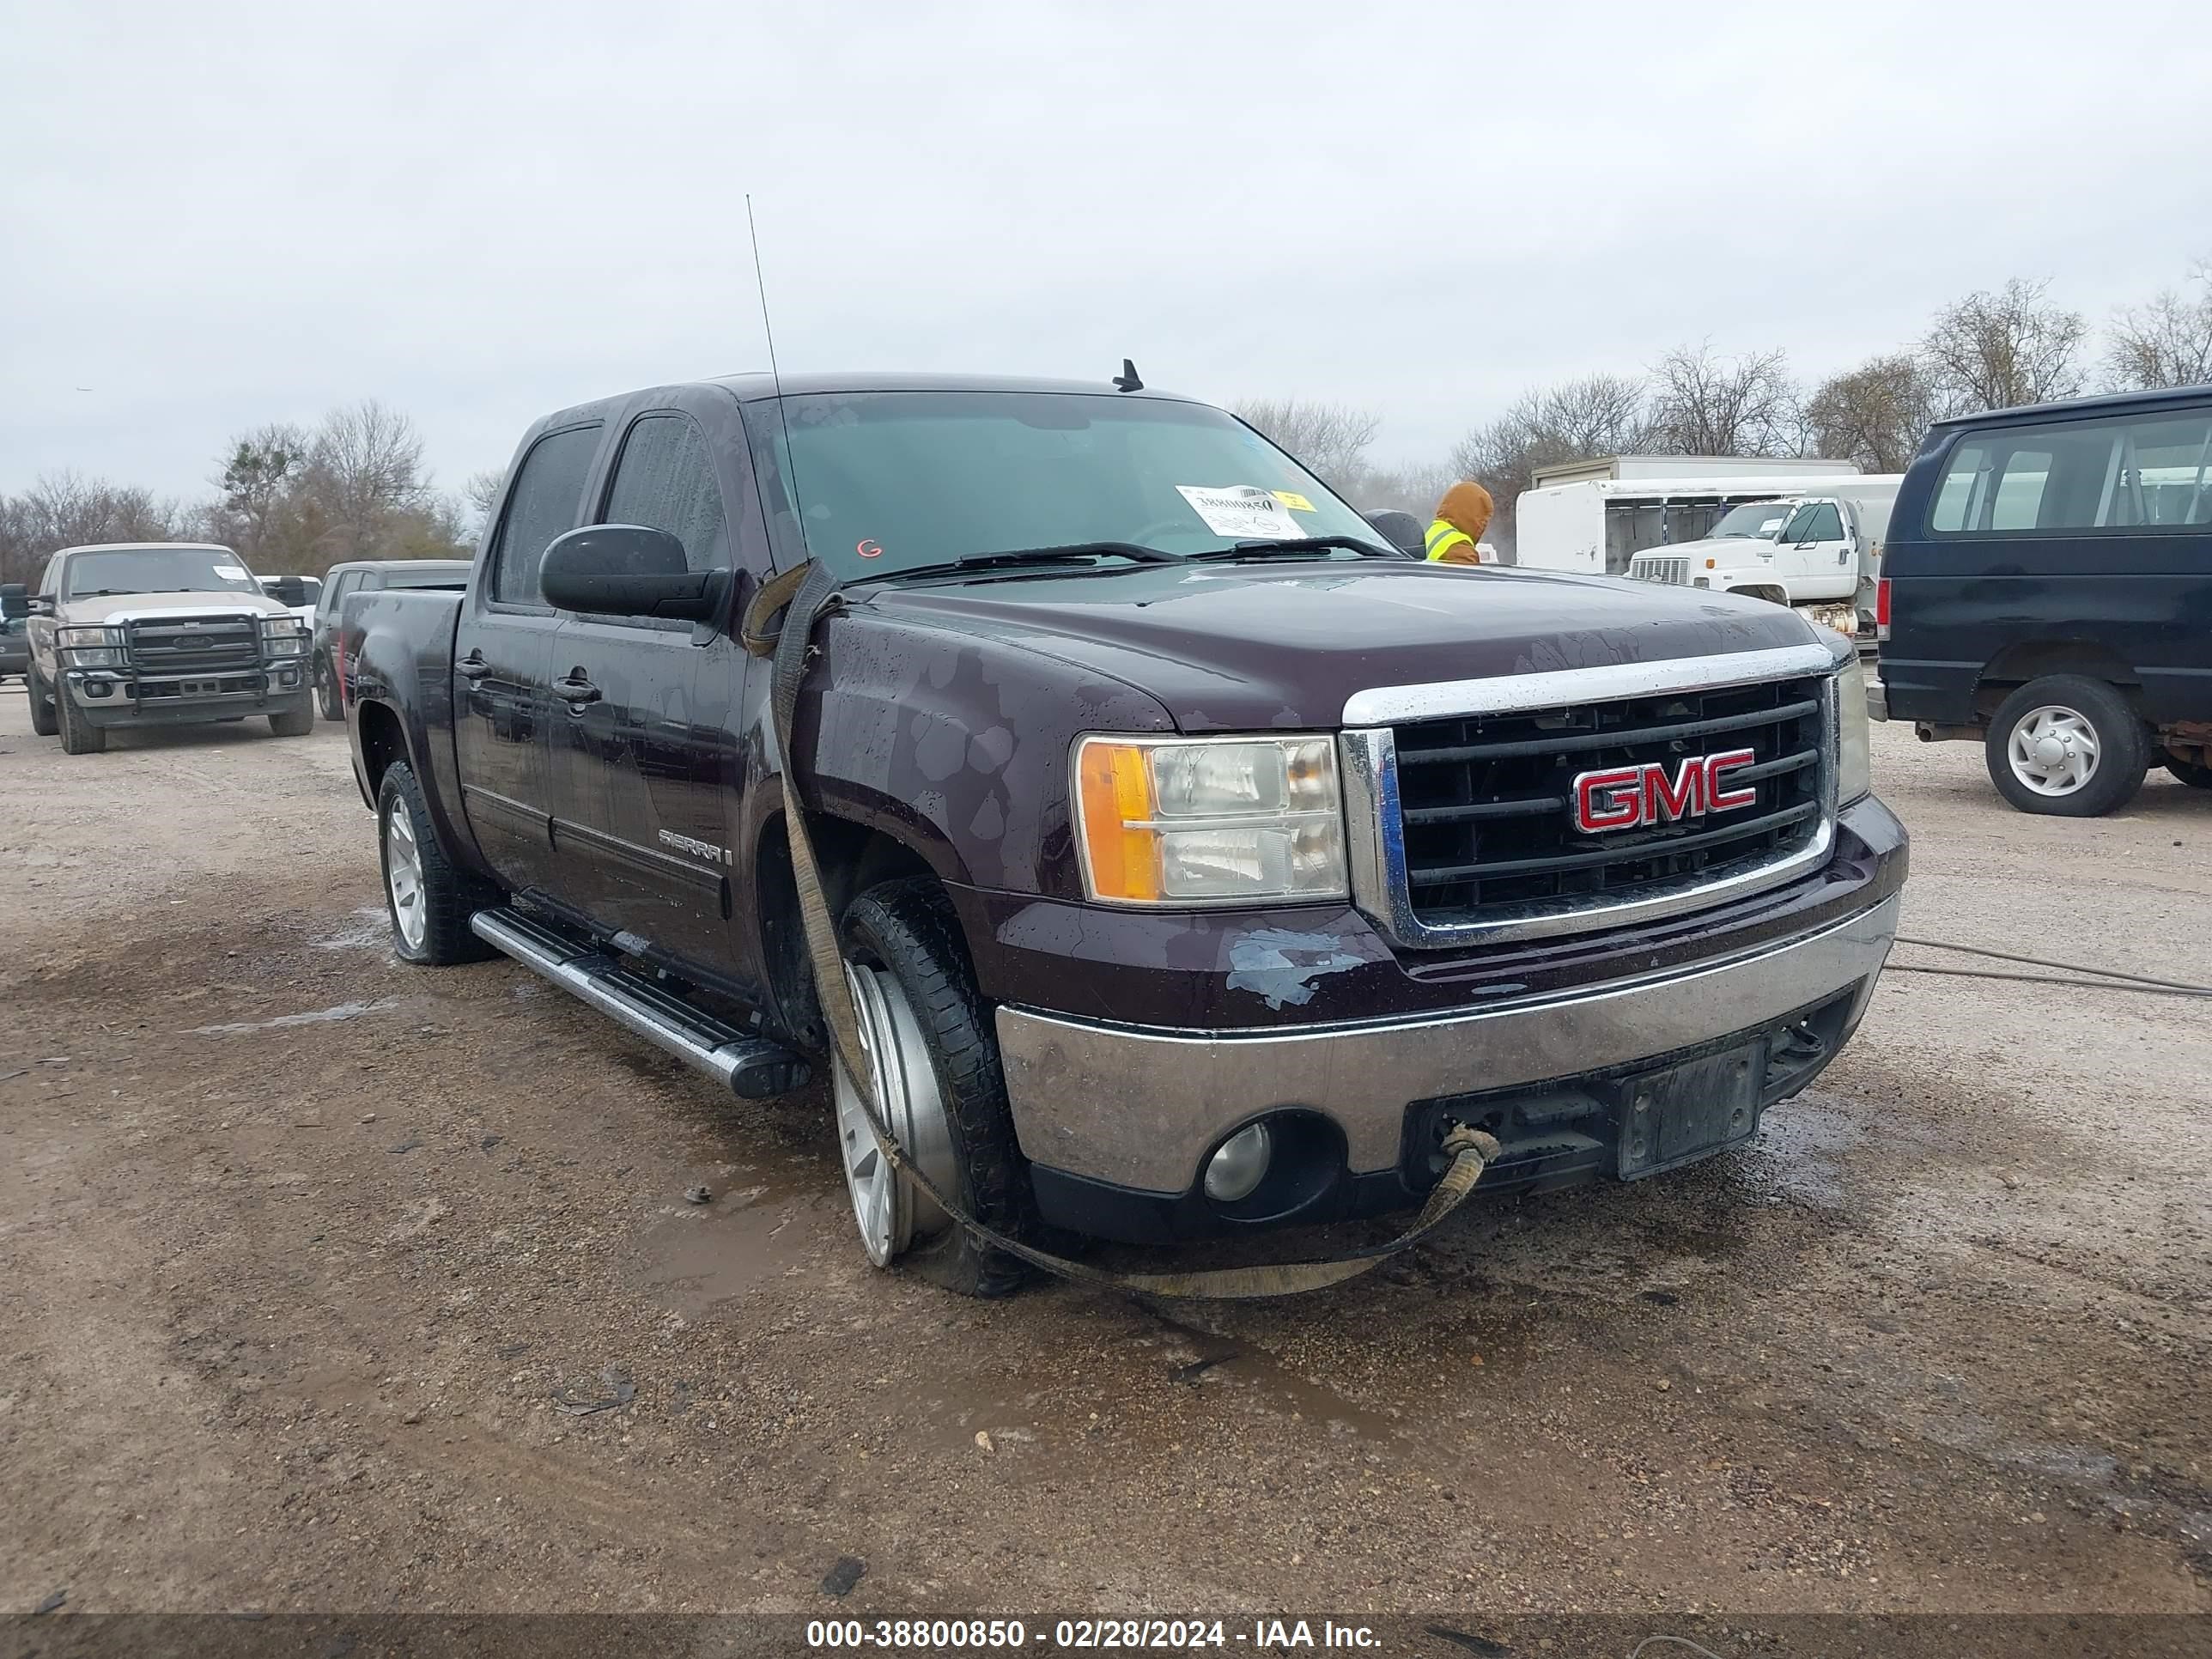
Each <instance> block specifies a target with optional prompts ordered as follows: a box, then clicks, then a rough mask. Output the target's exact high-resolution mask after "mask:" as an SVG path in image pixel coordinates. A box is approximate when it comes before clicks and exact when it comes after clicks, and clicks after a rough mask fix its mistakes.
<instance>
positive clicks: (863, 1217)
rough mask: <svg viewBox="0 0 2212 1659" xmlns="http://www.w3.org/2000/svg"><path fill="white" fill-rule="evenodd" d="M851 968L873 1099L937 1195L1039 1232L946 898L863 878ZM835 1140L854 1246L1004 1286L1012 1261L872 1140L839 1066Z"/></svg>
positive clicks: (847, 927)
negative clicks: (855, 1230) (855, 1234)
mask: <svg viewBox="0 0 2212 1659" xmlns="http://www.w3.org/2000/svg"><path fill="white" fill-rule="evenodd" d="M843 934H844V951H845V964H846V973H847V975H848V981H849V982H850V983H851V985H852V987H853V1000H854V1005H855V1006H856V1007H857V1009H858V1011H859V1013H860V1042H861V1047H862V1048H865V1049H866V1051H867V1054H868V1058H869V1060H870V1062H871V1065H870V1071H871V1073H872V1076H873V1080H874V1084H875V1096H876V1100H877V1103H878V1106H879V1108H880V1109H881V1110H882V1113H883V1115H884V1121H885V1122H886V1124H887V1125H888V1126H889V1127H890V1131H891V1133H892V1135H893V1136H894V1137H895V1138H896V1139H897V1140H898V1142H899V1144H900V1145H901V1146H903V1147H904V1148H905V1149H906V1151H907V1153H908V1156H909V1157H910V1158H913V1159H914V1161H915V1163H916V1164H919V1165H921V1168H922V1170H924V1171H926V1172H927V1175H928V1176H929V1178H930V1180H931V1181H932V1182H933V1183H934V1184H935V1185H936V1186H937V1187H938V1188H939V1189H940V1190H941V1191H943V1192H944V1193H945V1195H946V1196H947V1197H949V1198H951V1199H952V1200H955V1201H956V1202H957V1203H958V1204H960V1205H961V1206H963V1207H964V1208H965V1209H966V1210H967V1211H968V1212H969V1214H970V1215H972V1216H974V1217H975V1218H976V1219H977V1220H979V1221H981V1222H982V1223H983V1224H984V1225H987V1226H989V1227H991V1228H993V1229H994V1230H995V1231H999V1232H1001V1233H1004V1234H1006V1235H1007V1236H1008V1237H1022V1236H1023V1235H1024V1234H1027V1233H1030V1232H1031V1231H1034V1225H1033V1218H1034V1213H1035V1205H1034V1200H1032V1198H1031V1195H1030V1183H1029V1166H1028V1164H1027V1162H1026V1160H1024V1158H1023V1157H1022V1154H1021V1149H1020V1147H1019V1146H1018V1145H1017V1144H1016V1142H1015V1139H1014V1121H1013V1115H1012V1112H1011V1111H1010V1110H1009V1109H1008V1107H1007V1104H1006V1079H1005V1077H1004V1076H1003V1075H1002V1074H1001V1073H1000V1069H999V1043H998V1038H997V1036H996V1035H995V1033H994V1030H993V1028H992V1024H991V1011H990V1009H989V1007H988V1006H987V1005H986V1004H985V1002H984V1000H983V998H982V994H981V993H980V992H979V991H978V990H977V989H976V988H975V972H974V970H973V969H972V968H970V966H969V958H968V947H967V942H966V940H964V939H963V938H962V937H961V934H960V925H959V921H958V920H957V918H956V917H955V916H954V915H953V912H952V906H951V902H949V901H948V900H947V899H946V898H945V894H944V892H943V890H941V889H940V888H939V887H938V885H937V884H936V883H935V882H933V881H931V880H928V879H927V878H922V879H913V880H902V881H893V882H886V883H884V884H882V885H881V886H878V887H873V888H871V889H869V890H868V891H866V892H865V893H863V894H862V895H861V896H860V897H859V898H857V899H855V900H854V902H853V904H852V907H851V908H850V909H848V911H847V912H846V913H845V922H844V928H843ZM835 1092H836V1101H837V1138H838V1143H839V1152H840V1157H841V1160H842V1163H843V1165H844V1170H845V1188H846V1191H847V1193H848V1194H849V1195H850V1197H851V1199H852V1201H853V1218H854V1222H855V1224H856V1225H858V1226H859V1228H860V1244H861V1248H862V1249H865V1250H866V1252H867V1255H868V1260H869V1261H872V1262H873V1263H875V1265H876V1266H878V1267H890V1265H891V1264H892V1263H893V1262H894V1261H898V1262H901V1263H902V1265H904V1266H908V1267H914V1268H915V1269H917V1270H918V1271H920V1272H921V1273H922V1275H923V1276H924V1277H926V1278H927V1279H931V1280H933V1281H934V1282H935V1283H937V1284H939V1285H943V1286H944V1287H945V1289H947V1290H951V1291H958V1292H960V1293H961V1294H963V1295H965V1296H977V1297H991V1296H1005V1295H1007V1294H1009V1293H1011V1292H1012V1291H1014V1290H1016V1289H1017V1288H1018V1287H1019V1285H1020V1284H1021V1281H1022V1276H1023V1275H1022V1267H1021V1264H1020V1263H1019V1262H1018V1261H1015V1260H1014V1259H1013V1258H1012V1257H1011V1256H1008V1255H1006V1254H1005V1253H1003V1252H1002V1251H1000V1250H996V1249H992V1248H991V1247H989V1246H988V1245H986V1244H983V1243H981V1242H980V1241H978V1240H977V1239H976V1238H975V1237H974V1236H973V1235H972V1234H970V1233H969V1231H968V1230H967V1229H966V1228H964V1227H962V1226H961V1225H958V1224H957V1223H956V1222H954V1221H953V1220H952V1219H951V1217H949V1216H947V1215H946V1214H945V1212H944V1211H943V1210H942V1209H940V1208H939V1206H938V1205H937V1203H936V1202H935V1200H933V1199H931V1197H930V1196H929V1194H927V1192H925V1191H923V1190H922V1188H921V1183H920V1182H917V1181H915V1179H914V1178H913V1176H910V1175H908V1174H907V1173H905V1172H904V1171H902V1170H897V1169H894V1168H893V1167H892V1166H891V1164H890V1163H889V1162H888V1161H887V1160H886V1159H885V1158H884V1156H883V1154H882V1152H880V1151H879V1150H878V1147H877V1145H876V1139H875V1135H874V1133H873V1132H872V1130H871V1129H870V1127H869V1124H868V1120H867V1114H866V1109H865V1108H864V1107H863V1106H862V1104H861V1102H860V1091H858V1090H857V1089H856V1088H855V1087H854V1084H853V1079H852V1078H851V1076H850V1075H849V1074H848V1073H847V1072H846V1070H845V1067H844V1066H843V1064H842V1062H839V1063H838V1064H837V1066H836V1079H835Z"/></svg>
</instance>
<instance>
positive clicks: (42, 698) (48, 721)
mask: <svg viewBox="0 0 2212 1659" xmlns="http://www.w3.org/2000/svg"><path fill="white" fill-rule="evenodd" d="M23 688H24V690H26V691H27V692H29V694H30V697H31V730H32V731H33V732H36V733H38V735H39V736H40V737H42V738H51V737H52V736H53V735H54V734H55V733H56V732H58V731H60V730H61V727H60V726H58V725H57V724H56V723H55V720H54V694H53V693H52V691H50V690H47V689H46V682H45V681H44V680H42V679H40V678H39V675H38V671H37V670H36V669H33V670H32V671H30V672H29V673H27V674H25V675H24V676H23Z"/></svg>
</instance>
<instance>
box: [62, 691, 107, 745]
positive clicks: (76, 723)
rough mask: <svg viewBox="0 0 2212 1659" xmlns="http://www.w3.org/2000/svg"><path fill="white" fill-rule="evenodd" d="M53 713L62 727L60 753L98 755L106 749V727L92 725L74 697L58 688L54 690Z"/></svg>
mask: <svg viewBox="0 0 2212 1659" xmlns="http://www.w3.org/2000/svg"><path fill="white" fill-rule="evenodd" d="M54 714H55V717H56V719H57V720H58V722H59V723H60V726H61V729H62V753H64V755H99V754H104V753H106V750H107V728H106V726H94V724H93V723H92V722H91V721H90V720H87V719H86V718H85V717H84V710H82V708H78V707H77V706H76V699H75V698H74V697H67V696H63V695H62V693H61V691H60V690H59V689H57V690H55V692H54Z"/></svg>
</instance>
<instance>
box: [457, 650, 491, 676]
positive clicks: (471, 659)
mask: <svg viewBox="0 0 2212 1659" xmlns="http://www.w3.org/2000/svg"><path fill="white" fill-rule="evenodd" d="M453 671H454V672H455V673H457V674H459V676H460V677H461V678H463V679H465V680H480V679H482V678H483V677H484V676H485V675H487V674H489V673H490V672H491V665H490V664H489V663H488V662H486V661H485V660H484V659H483V652H481V651H471V652H470V653H469V654H468V655H467V656H465V657H464V658H462V659H460V660H459V662H457V663H455V664H454V665H453Z"/></svg>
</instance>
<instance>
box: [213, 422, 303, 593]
mask: <svg viewBox="0 0 2212 1659" xmlns="http://www.w3.org/2000/svg"><path fill="white" fill-rule="evenodd" d="M309 449H310V445H309V443H308V440H307V434H306V433H304V432H302V431H301V430H300V428H298V427H296V426H287V425H282V424H270V425H268V426H264V427H260V428H257V429H255V430H254V431H252V432H249V433H247V434H246V435H244V436H243V437H240V438H235V439H234V440H232V441H231V446H230V452H229V453H228V455H226V456H225V457H224V458H223V464H222V471H220V472H218V473H217V474H216V477H215V478H214V480H213V482H214V483H215V485H216V488H217V489H220V490H222V501H221V502H220V503H219V504H218V505H217V506H216V508H215V511H214V513H213V517H214V518H215V520H216V522H217V524H218V525H220V526H221V527H222V529H223V531H224V532H226V534H225V539H226V540H228V542H229V543H230V544H231V545H233V546H234V547H236V548H237V549H238V550H239V551H240V552H241V553H243V554H245V555H246V562H248V563H250V564H257V565H258V563H260V562H262V561H263V560H264V557H265V556H266V555H267V554H269V553H270V552H271V551H273V550H274V548H273V545H272V544H273V542H274V541H275V537H274V535H273V534H272V532H273V531H274V530H275V528H276V520H277V519H278V517H279V515H280V514H281V513H282V512H283V508H284V507H285V505H286V503H287V501H289V498H290V496H291V495H292V494H293V492H294V491H295V489H297V488H298V486H299V484H300V482H301V478H302V477H303V476H304V475H305V473H306V471H307V457H308V453H309Z"/></svg>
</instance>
